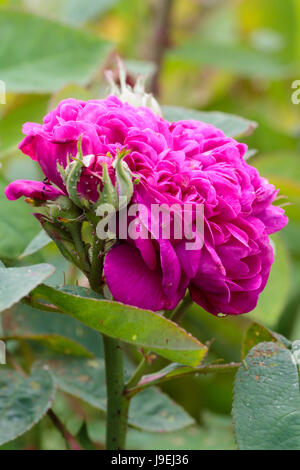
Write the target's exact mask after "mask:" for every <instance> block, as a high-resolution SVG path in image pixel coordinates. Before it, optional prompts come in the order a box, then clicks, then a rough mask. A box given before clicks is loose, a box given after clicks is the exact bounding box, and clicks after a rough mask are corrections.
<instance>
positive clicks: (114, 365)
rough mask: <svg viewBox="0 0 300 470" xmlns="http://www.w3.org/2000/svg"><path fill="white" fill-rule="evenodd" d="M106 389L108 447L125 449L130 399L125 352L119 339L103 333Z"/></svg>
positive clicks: (109, 448) (110, 448)
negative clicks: (125, 385)
mask: <svg viewBox="0 0 300 470" xmlns="http://www.w3.org/2000/svg"><path fill="white" fill-rule="evenodd" d="M103 343H104V354H105V367H106V389H107V423H106V449H107V450H122V449H125V444H126V432H127V417H128V409H129V403H130V402H129V399H128V398H127V397H126V396H125V394H124V369H123V353H122V349H121V346H120V343H119V341H118V340H116V339H113V338H110V337H108V336H105V335H103Z"/></svg>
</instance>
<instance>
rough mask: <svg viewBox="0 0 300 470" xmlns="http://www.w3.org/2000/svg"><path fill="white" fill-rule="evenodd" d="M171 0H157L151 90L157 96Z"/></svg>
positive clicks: (167, 33) (167, 40) (168, 29)
mask: <svg viewBox="0 0 300 470" xmlns="http://www.w3.org/2000/svg"><path fill="white" fill-rule="evenodd" d="M172 6H173V0H158V5H157V14H156V17H157V25H156V29H155V36H154V44H153V50H154V54H153V62H154V63H155V64H156V71H155V74H154V75H153V78H152V83H151V91H152V93H153V94H154V95H156V96H159V92H160V90H159V78H160V73H161V68H162V62H163V58H164V54H165V50H166V48H167V47H168V42H169V31H170V19H171V10H172Z"/></svg>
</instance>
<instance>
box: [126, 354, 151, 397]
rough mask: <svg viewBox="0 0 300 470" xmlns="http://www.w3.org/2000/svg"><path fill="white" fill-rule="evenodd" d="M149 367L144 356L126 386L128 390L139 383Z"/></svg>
mask: <svg viewBox="0 0 300 470" xmlns="http://www.w3.org/2000/svg"><path fill="white" fill-rule="evenodd" d="M147 367H148V362H147V360H146V358H143V359H142V360H141V362H140V363H139V365H138V366H137V368H136V370H135V371H134V373H133V374H132V376H131V378H130V379H129V380H128V382H127V384H126V387H125V388H126V390H129V389H131V388H133V387H135V386H136V385H137V384H138V383H139V381H140V379H141V378H142V377H143V375H144V373H145V372H146V369H147Z"/></svg>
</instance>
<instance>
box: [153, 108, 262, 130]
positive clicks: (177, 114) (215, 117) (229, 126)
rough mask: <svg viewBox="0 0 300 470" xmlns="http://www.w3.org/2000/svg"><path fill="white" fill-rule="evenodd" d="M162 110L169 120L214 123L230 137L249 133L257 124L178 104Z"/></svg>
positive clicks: (236, 117)
mask: <svg viewBox="0 0 300 470" xmlns="http://www.w3.org/2000/svg"><path fill="white" fill-rule="evenodd" d="M162 110H163V115H164V118H165V119H167V120H168V121H172V122H173V121H181V120H185V119H195V120H196V121H202V122H206V123H207V124H212V125H213V126H215V127H217V128H218V129H221V130H222V131H223V132H224V134H226V135H227V136H228V137H240V136H242V135H249V134H251V133H252V132H253V130H254V129H255V128H256V126H257V124H256V122H254V121H249V120H248V119H244V118H242V117H240V116H235V115H234V114H226V113H222V112H219V111H197V110H195V109H187V108H180V107H178V106H163V107H162Z"/></svg>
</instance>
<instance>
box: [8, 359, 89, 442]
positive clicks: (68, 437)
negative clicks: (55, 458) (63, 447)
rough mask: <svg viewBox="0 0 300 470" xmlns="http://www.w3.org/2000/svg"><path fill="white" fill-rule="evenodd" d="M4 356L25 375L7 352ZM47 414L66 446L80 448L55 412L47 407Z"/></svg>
mask: <svg viewBox="0 0 300 470" xmlns="http://www.w3.org/2000/svg"><path fill="white" fill-rule="evenodd" d="M6 357H7V359H8V361H9V362H10V364H11V365H12V367H13V368H14V369H15V370H16V371H17V372H19V374H21V375H22V376H23V377H27V374H26V373H25V371H24V370H23V369H22V367H21V366H20V365H19V364H18V363H17V362H16V361H15V360H14V358H13V357H12V356H11V355H10V354H9V353H7V354H6ZM47 415H48V416H49V418H50V419H51V421H52V422H53V424H54V425H55V426H56V428H57V429H58V430H59V431H60V433H61V434H62V436H63V437H64V439H65V441H66V444H67V447H69V448H70V449H71V450H82V449H81V447H80V445H79V444H78V442H77V441H76V439H75V437H73V436H72V434H70V433H69V431H68V430H67V429H66V428H65V426H64V425H63V423H62V422H61V421H60V419H59V418H58V416H56V414H55V413H54V411H53V410H51V409H49V410H48V411H47Z"/></svg>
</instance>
